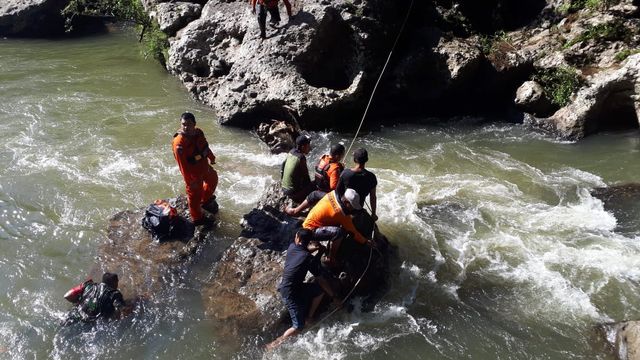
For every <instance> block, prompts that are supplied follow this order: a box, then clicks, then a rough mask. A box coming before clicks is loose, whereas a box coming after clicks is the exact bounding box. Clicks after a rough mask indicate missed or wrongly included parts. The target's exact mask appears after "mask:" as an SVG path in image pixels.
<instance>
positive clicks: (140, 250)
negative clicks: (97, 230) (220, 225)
mask: <svg viewBox="0 0 640 360" xmlns="http://www.w3.org/2000/svg"><path fill="white" fill-rule="evenodd" d="M175 207H176V209H177V210H178V214H179V215H180V217H181V218H182V219H183V221H182V224H183V225H185V222H186V220H184V219H187V218H188V216H189V215H188V213H189V210H188V207H187V200H186V198H185V197H179V198H177V199H176V202H175ZM143 215H144V209H139V210H136V211H123V212H120V213H118V214H116V215H114V216H113V217H112V218H111V219H110V220H109V229H108V237H109V241H108V242H107V243H105V244H103V245H102V246H100V248H99V249H98V255H97V258H96V266H95V268H94V269H92V271H91V276H92V277H93V279H100V278H101V276H102V274H103V273H104V272H105V271H110V272H115V273H117V274H118V277H119V278H120V289H121V290H122V293H123V295H124V296H125V298H132V297H135V296H137V295H141V294H151V293H153V292H156V291H158V290H160V289H161V288H162V286H163V285H166V284H167V283H171V282H172V281H176V277H177V276H178V273H179V270H180V267H181V266H184V265H185V264H186V263H188V259H189V257H190V256H191V255H192V254H194V253H195V252H196V251H197V250H198V248H199V247H200V246H201V245H202V244H203V242H204V241H205V239H207V238H209V237H212V236H214V235H213V230H214V228H215V227H213V226H211V225H203V226H199V227H198V228H197V229H196V231H195V234H194V232H193V228H192V227H191V229H190V228H189V226H188V225H185V226H184V227H183V229H184V232H183V233H184V237H182V238H179V239H170V240H168V241H163V242H160V243H158V242H155V241H153V239H152V238H151V234H150V233H149V232H148V231H147V230H145V229H144V228H143V227H142V226H141V223H140V221H141V219H142V217H143Z"/></svg>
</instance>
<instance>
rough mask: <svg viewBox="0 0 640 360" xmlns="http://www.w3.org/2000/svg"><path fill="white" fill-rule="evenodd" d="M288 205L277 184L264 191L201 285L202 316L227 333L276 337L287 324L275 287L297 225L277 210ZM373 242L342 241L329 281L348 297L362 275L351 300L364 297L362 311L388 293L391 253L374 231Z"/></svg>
mask: <svg viewBox="0 0 640 360" xmlns="http://www.w3.org/2000/svg"><path fill="white" fill-rule="evenodd" d="M286 202H287V200H285V197H284V195H283V194H282V191H281V189H280V186H279V184H274V185H273V186H271V187H270V188H269V189H267V191H266V192H265V194H264V195H263V198H262V199H261V200H260V202H259V203H258V205H257V207H256V208H254V209H253V210H252V211H251V212H250V213H249V214H247V215H245V216H244V220H243V223H242V224H243V228H244V230H243V231H242V234H241V236H240V237H239V238H238V239H237V240H236V241H235V242H234V243H233V244H232V245H231V247H230V248H229V249H228V250H227V251H226V252H225V253H224V254H223V256H222V259H221V260H220V262H219V263H218V265H217V268H216V272H215V275H214V277H213V279H212V280H211V282H210V283H209V284H208V285H205V286H204V290H203V303H204V308H205V313H206V315H207V316H208V317H210V318H212V319H213V320H215V321H217V322H219V323H220V326H218V327H217V328H218V329H219V331H221V332H222V333H224V334H226V335H229V334H233V335H238V334H242V335H244V336H247V335H266V336H274V335H275V334H276V333H277V332H279V331H282V330H283V328H285V327H287V326H289V325H288V324H290V323H289V322H288V321H289V317H288V315H287V311H286V308H285V306H284V304H283V303H282V301H281V298H280V295H279V293H278V291H277V286H278V284H279V282H280V279H281V276H282V271H283V266H284V261H285V258H286V249H287V247H288V246H289V244H290V243H291V242H292V241H293V238H294V235H295V232H296V231H297V229H299V227H300V223H301V221H300V220H299V219H296V218H291V217H289V216H287V215H285V214H284V213H282V212H281V211H280V209H281V208H282V206H283V205H285V204H286ZM375 240H376V242H377V244H378V249H379V251H370V250H369V248H368V247H366V246H361V245H357V244H356V243H355V242H353V240H349V239H347V240H345V241H344V242H343V245H342V247H341V258H342V259H345V261H344V264H343V265H342V267H341V268H339V269H334V270H332V272H333V275H334V276H335V279H334V280H332V283H333V285H334V286H335V287H336V289H338V293H339V294H340V295H341V296H346V295H347V294H348V293H349V291H350V290H351V289H352V288H353V286H354V284H355V283H356V281H357V280H358V278H360V277H361V276H362V274H363V273H364V277H363V278H362V281H361V282H360V284H359V285H358V287H357V288H356V289H355V291H354V293H353V296H360V297H363V298H364V301H363V304H364V305H363V307H364V308H365V310H367V309H370V308H372V306H373V305H374V304H375V302H376V301H377V300H378V299H379V297H380V295H381V294H382V293H383V292H384V291H385V290H386V288H387V286H388V278H389V266H390V259H391V256H392V254H393V253H394V249H393V247H391V246H390V245H389V244H388V242H387V240H386V238H385V237H384V235H382V234H380V233H378V232H376V235H375ZM370 256H371V261H370V265H369V268H368V270H367V271H366V273H365V269H366V268H367V265H368V264H369V261H368V260H369V257H370ZM341 273H343V274H341ZM235 339H237V338H235Z"/></svg>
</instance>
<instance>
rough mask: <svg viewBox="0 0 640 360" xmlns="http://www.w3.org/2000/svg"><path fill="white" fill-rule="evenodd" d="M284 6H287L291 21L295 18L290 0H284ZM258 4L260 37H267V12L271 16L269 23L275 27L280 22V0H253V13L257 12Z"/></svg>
mask: <svg viewBox="0 0 640 360" xmlns="http://www.w3.org/2000/svg"><path fill="white" fill-rule="evenodd" d="M282 2H284V6H285V7H286V8H287V15H288V16H289V21H291V19H293V15H292V14H291V3H290V2H289V0H282ZM256 4H257V5H258V26H260V38H261V39H266V38H267V12H268V13H269V15H270V16H271V18H270V19H269V24H270V25H271V26H273V27H276V26H278V24H280V9H279V8H278V0H251V6H252V8H253V13H254V14H255V13H256Z"/></svg>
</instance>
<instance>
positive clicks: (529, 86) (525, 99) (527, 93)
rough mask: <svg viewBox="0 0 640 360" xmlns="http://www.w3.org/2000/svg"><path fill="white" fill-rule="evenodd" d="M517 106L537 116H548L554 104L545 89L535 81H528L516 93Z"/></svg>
mask: <svg viewBox="0 0 640 360" xmlns="http://www.w3.org/2000/svg"><path fill="white" fill-rule="evenodd" d="M514 102H515V104H516V106H517V107H518V108H519V109H520V110H522V111H524V112H527V113H530V114H533V115H535V116H548V115H550V114H549V112H550V111H551V110H552V109H553V104H551V101H549V99H548V98H547V95H546V94H545V92H544V89H543V88H542V86H540V84H538V83H537V82H535V81H527V82H525V83H524V84H522V85H521V86H520V87H519V88H518V90H517V91H516V98H515V100H514Z"/></svg>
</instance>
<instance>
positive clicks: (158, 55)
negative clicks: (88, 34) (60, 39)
mask: <svg viewBox="0 0 640 360" xmlns="http://www.w3.org/2000/svg"><path fill="white" fill-rule="evenodd" d="M62 15H63V16H64V17H65V21H66V27H67V31H71V30H72V24H73V18H74V17H76V16H107V17H113V18H115V19H117V20H120V21H130V22H133V23H134V24H136V27H137V29H138V31H139V34H140V37H139V41H140V42H143V43H144V44H145V50H144V55H145V57H153V58H154V59H156V60H157V61H159V62H160V63H161V64H163V65H164V64H165V62H166V59H167V50H168V48H169V41H168V39H167V35H166V34H165V33H163V32H162V31H161V30H160V28H159V26H158V23H157V22H156V21H154V20H153V19H151V18H150V17H149V15H148V14H147V13H146V12H145V10H144V7H143V6H142V3H141V1H140V0H71V1H69V4H68V5H67V6H66V7H65V8H64V9H63V10H62Z"/></svg>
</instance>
